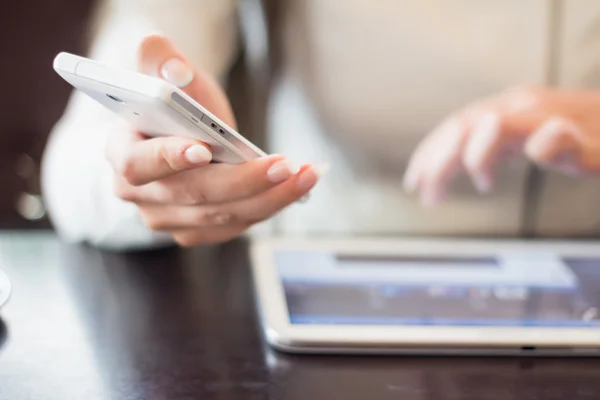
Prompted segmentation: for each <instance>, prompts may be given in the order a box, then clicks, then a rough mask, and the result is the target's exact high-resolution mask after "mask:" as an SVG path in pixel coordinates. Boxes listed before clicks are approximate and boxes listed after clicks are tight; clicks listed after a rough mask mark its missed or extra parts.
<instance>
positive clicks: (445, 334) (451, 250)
mask: <svg viewBox="0 0 600 400" xmlns="http://www.w3.org/2000/svg"><path fill="white" fill-rule="evenodd" d="M277 249H288V250H326V251H331V250H335V251H337V252H342V253H344V254H359V255H368V254H374V255H405V256H406V255H412V256H422V255H427V256H431V255H436V254H439V255H445V256H452V255H457V256H473V255H480V256H485V255H487V256H493V255H495V254H498V253H501V252H506V251H524V250H537V251H544V250H552V251H553V252H555V253H559V254H560V255H562V256H577V257H586V256H593V257H599V258H600V243H581V242H565V241H535V242H525V241H507V240H494V241H478V240H419V239H361V238H353V239H319V240H308V239H298V238H290V239H261V240H257V241H255V242H254V243H253V244H252V246H251V261H252V268H253V272H254V280H255V285H256V292H257V296H258V301H259V307H260V312H261V317H262V320H263V325H264V329H265V332H266V336H267V340H268V341H269V342H270V343H271V344H272V345H274V346H275V347H277V348H280V349H284V350H290V351H303V349H305V350H308V351H312V350H315V351H318V350H319V349H333V348H335V349H352V348H355V349H367V351H368V349H372V350H375V349H383V350H385V349H392V348H399V347H404V348H438V349H442V348H450V347H458V348H473V349H502V348H507V349H508V348H512V349H522V348H524V347H527V348H530V347H536V348H537V347H547V348H555V349H561V351H564V350H565V349H568V350H572V351H574V352H578V351H582V352H585V351H591V352H596V351H597V349H598V348H600V328H559V329H557V328H545V327H544V328H538V327H445V326H426V327H423V326H420V327H419V326H355V325H336V326H325V325H293V324H291V323H290V322H289V316H288V310H287V306H286V301H285V295H284V291H283V287H282V285H281V282H280V280H279V277H278V273H277V270H276V266H275V264H274V261H273V254H274V252H275V251H276V250H277ZM309 349H310V350H309Z"/></svg>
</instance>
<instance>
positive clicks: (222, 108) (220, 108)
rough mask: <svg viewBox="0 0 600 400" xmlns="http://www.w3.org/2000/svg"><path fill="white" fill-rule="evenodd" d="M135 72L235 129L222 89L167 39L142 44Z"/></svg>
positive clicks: (152, 37) (148, 39)
mask: <svg viewBox="0 0 600 400" xmlns="http://www.w3.org/2000/svg"><path fill="white" fill-rule="evenodd" d="M138 69H139V71H140V72H142V73H144V74H147V75H150V76H155V77H160V78H162V79H164V80H166V81H167V82H169V83H171V84H172V85H175V86H177V87H178V88H180V89H182V90H183V91H184V92H185V93H186V94H188V95H189V96H190V97H192V98H193V99H194V100H196V101H197V102H198V103H200V104H202V106H204V107H206V109H207V110H209V111H210V112H212V113H213V114H215V115H216V116H217V117H218V118H220V119H221V120H223V121H224V122H225V123H226V124H227V125H229V126H231V127H233V128H235V125H236V124H235V118H234V116H233V112H232V110H231V105H230V104H229V101H228V100H227V96H226V95H225V92H224V91H223V89H221V87H220V86H219V84H218V83H217V82H216V81H215V80H214V79H213V78H212V77H211V76H209V75H208V74H206V73H203V72H202V71H198V70H195V69H194V67H193V66H192V65H190V63H189V62H188V60H187V59H186V58H185V57H184V56H183V55H182V54H181V53H179V51H178V50H177V49H176V48H175V46H174V45H173V43H172V42H171V41H170V40H168V39H167V38H165V37H163V36H161V35H150V36H147V37H146V38H145V39H144V40H143V41H142V43H141V44H140V46H139V49H138Z"/></svg>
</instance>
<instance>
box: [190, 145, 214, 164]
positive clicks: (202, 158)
mask: <svg viewBox="0 0 600 400" xmlns="http://www.w3.org/2000/svg"><path fill="white" fill-rule="evenodd" d="M185 158H186V159H187V160H188V161H189V162H190V163H192V164H208V163H209V162H210V161H211V160H212V153H211V152H210V150H208V149H207V148H206V147H204V146H202V145H200V144H196V145H194V146H191V147H190V148H188V149H187V150H186V151H185Z"/></svg>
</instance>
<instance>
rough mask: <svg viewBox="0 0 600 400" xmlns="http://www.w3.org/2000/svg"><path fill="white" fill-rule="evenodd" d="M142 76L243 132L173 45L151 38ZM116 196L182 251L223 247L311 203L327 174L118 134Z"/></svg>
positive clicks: (183, 142) (194, 143)
mask: <svg viewBox="0 0 600 400" xmlns="http://www.w3.org/2000/svg"><path fill="white" fill-rule="evenodd" d="M138 64H139V68H140V71H141V72H143V73H146V74H149V75H153V76H159V77H161V78H163V79H165V80H167V81H169V82H170V83H172V84H174V85H176V86H178V87H180V88H181V89H182V90H184V91H185V92H186V93H187V94H188V95H190V96H191V97H193V98H194V99H195V100H196V101H198V102H199V103H200V104H202V105H203V106H204V107H206V108H207V109H208V110H209V111H211V112H212V113H214V114H215V115H216V116H218V117H219V118H220V119H222V120H223V121H224V122H225V123H227V124H228V125H230V126H232V127H235V120H234V117H233V113H232V111H231V107H230V105H229V102H228V100H227V98H226V96H225V94H224V92H223V91H222V89H221V88H220V87H219V85H218V84H217V83H216V82H215V81H214V80H213V79H211V78H210V77H209V76H207V75H205V74H202V73H201V72H198V71H194V69H193V68H192V67H191V66H190V65H189V64H188V62H187V61H186V59H185V58H184V57H183V56H182V55H181V54H180V53H179V52H178V51H177V50H176V49H175V47H174V46H173V45H172V43H171V42H170V41H169V40H167V39H166V38H164V37H161V36H157V35H154V36H149V37H147V38H146V39H145V40H144V41H143V43H142V44H141V45H140V50H139V61H138ZM106 155H107V159H108V160H109V162H110V163H111V165H112V166H113V168H114V171H115V192H116V195H117V196H118V197H120V198H121V199H123V200H125V201H129V202H133V203H135V204H136V205H137V206H138V208H139V210H140V213H141V216H142V219H143V221H144V223H145V224H146V225H147V226H148V227H149V228H151V229H153V230H158V231H166V232H169V233H170V234H171V235H172V236H173V238H174V240H175V241H176V242H177V243H179V244H180V245H182V246H193V245H196V244H206V243H215V242H222V241H227V240H229V239H232V238H234V237H236V236H238V235H240V234H242V233H243V232H244V231H245V230H246V229H248V228H249V227H250V226H251V225H253V224H255V223H257V222H260V221H263V220H265V219H268V218H269V217H271V216H273V215H274V214H276V213H277V212H279V211H280V210H282V209H283V208H285V207H286V206H288V205H290V204H292V203H294V202H295V201H297V200H299V199H301V198H302V197H303V196H305V195H306V194H307V193H308V192H309V191H310V190H311V189H312V188H313V186H315V184H316V183H317V181H318V179H319V176H320V175H321V171H320V169H319V168H318V167H315V166H312V165H304V166H302V167H301V168H299V169H295V168H294V167H293V166H292V164H291V163H290V162H289V161H288V160H286V159H285V158H284V157H282V156H279V155H271V156H268V157H263V158H260V159H256V160H252V161H248V162H244V163H242V164H237V165H230V164H211V163H210V161H211V158H212V156H211V152H210V147H209V146H208V145H206V144H204V143H202V142H200V141H198V140H195V139H189V138H184V137H160V138H148V137H146V136H145V135H144V134H143V132H123V131H115V132H113V133H111V135H110V138H109V141H108V143H107V149H106Z"/></svg>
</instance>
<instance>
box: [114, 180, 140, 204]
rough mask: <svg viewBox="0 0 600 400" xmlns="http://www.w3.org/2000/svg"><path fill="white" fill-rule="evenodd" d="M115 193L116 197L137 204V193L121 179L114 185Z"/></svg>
mask: <svg viewBox="0 0 600 400" xmlns="http://www.w3.org/2000/svg"><path fill="white" fill-rule="evenodd" d="M113 192H114V194H115V196H117V197H118V198H120V199H121V200H124V201H129V202H135V201H136V196H135V191H134V190H132V188H131V187H130V186H129V185H127V184H125V183H124V182H122V181H121V180H120V179H116V181H115V183H114V185H113Z"/></svg>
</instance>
